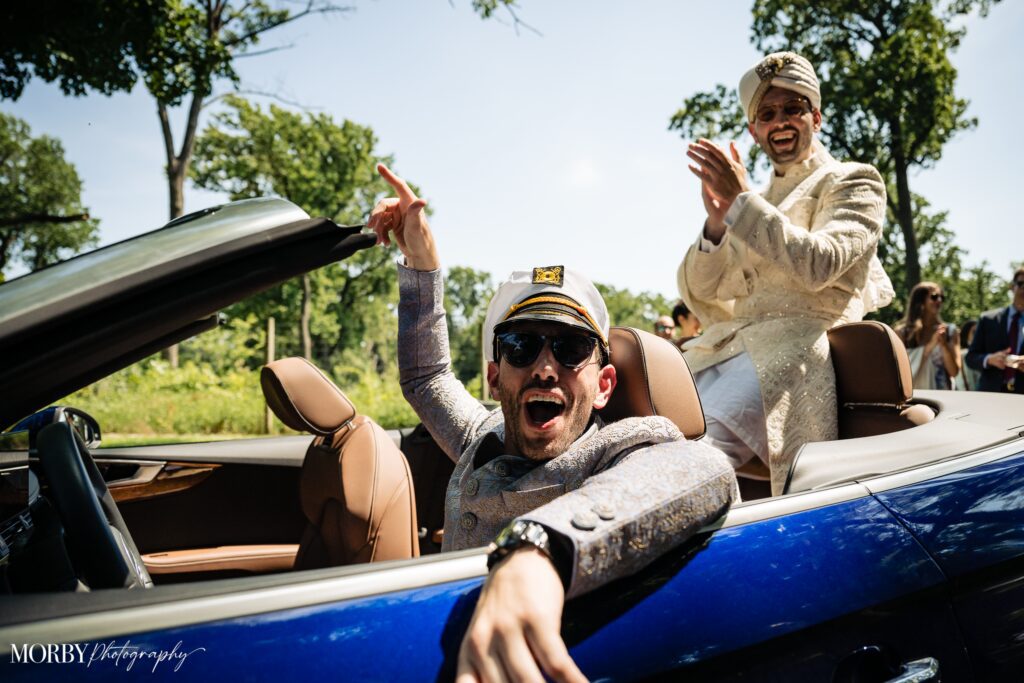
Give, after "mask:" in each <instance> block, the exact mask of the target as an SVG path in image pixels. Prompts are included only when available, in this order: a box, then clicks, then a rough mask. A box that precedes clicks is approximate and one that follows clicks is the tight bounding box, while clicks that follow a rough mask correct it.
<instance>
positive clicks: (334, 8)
mask: <svg viewBox="0 0 1024 683" xmlns="http://www.w3.org/2000/svg"><path fill="white" fill-rule="evenodd" d="M354 10H355V8H354V7H342V6H339V5H324V6H323V7H314V6H313V0H309V2H308V3H307V4H306V9H304V10H302V11H301V12H299V13H298V14H290V15H288V16H287V17H285V18H283V19H281V20H280V21H274V22H271V23H269V24H266V25H264V26H260V27H258V28H255V29H253V30H252V31H249V32H248V33H243V34H242V35H239V36H236V37H235V38H234V39H233V40H226V41H224V46H225V47H227V48H229V49H230V48H232V47H235V46H237V45H244V44H245V43H246V42H248V41H249V40H251V39H252V38H255V37H256V36H258V35H261V34H263V33H266V32H267V31H270V30H273V29H275V28H278V27H279V26H284V25H285V24H290V23H291V22H293V21H297V20H298V19H301V18H303V17H305V16H309V15H311V14H334V13H337V12H352V11H354Z"/></svg>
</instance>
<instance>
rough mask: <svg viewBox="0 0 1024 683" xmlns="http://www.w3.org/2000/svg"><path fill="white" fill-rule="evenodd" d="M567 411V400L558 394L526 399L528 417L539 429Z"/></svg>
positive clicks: (531, 423)
mask: <svg viewBox="0 0 1024 683" xmlns="http://www.w3.org/2000/svg"><path fill="white" fill-rule="evenodd" d="M564 412H565V401H563V400H562V399H561V398H559V397H558V396H551V395H542V396H531V397H529V398H528V399H526V417H527V419H528V421H529V422H530V425H531V426H533V427H537V428H539V429H542V428H544V427H545V426H547V425H549V424H550V423H551V421H552V420H554V419H555V418H557V417H560V416H561V415H562V413H564Z"/></svg>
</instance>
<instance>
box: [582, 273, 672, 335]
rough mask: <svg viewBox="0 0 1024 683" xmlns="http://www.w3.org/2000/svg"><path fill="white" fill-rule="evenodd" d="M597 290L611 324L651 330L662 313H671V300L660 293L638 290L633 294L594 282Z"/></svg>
mask: <svg viewBox="0 0 1024 683" xmlns="http://www.w3.org/2000/svg"><path fill="white" fill-rule="evenodd" d="M594 286H595V287H597V291H599V292H600V293H601V296H602V297H604V303H605V306H607V307H608V318H609V320H610V321H611V324H612V325H613V326H622V327H636V328H638V329H641V330H647V331H648V332H651V331H652V330H653V327H654V321H655V320H657V319H658V317H659V316H662V315H670V314H671V313H672V306H673V304H672V302H670V301H669V300H668V299H666V298H665V297H663V296H662V295H660V294H652V293H651V292H640V293H639V294H634V293H632V292H630V291H629V290H627V289H618V288H616V287H612V286H611V285H603V284H601V283H599V282H595V283H594Z"/></svg>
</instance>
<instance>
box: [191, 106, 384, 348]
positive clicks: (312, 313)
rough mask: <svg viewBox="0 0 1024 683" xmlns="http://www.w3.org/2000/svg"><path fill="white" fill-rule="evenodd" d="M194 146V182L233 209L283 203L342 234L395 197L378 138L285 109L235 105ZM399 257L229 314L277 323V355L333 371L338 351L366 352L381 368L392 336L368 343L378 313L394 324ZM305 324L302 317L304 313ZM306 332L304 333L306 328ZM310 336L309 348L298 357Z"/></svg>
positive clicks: (378, 252) (364, 261)
mask: <svg viewBox="0 0 1024 683" xmlns="http://www.w3.org/2000/svg"><path fill="white" fill-rule="evenodd" d="M225 104H226V105H227V106H226V108H225V109H224V111H222V112H221V113H219V114H217V115H216V116H215V117H214V118H213V121H212V122H211V124H210V125H209V126H208V127H207V128H206V129H205V130H204V131H203V133H202V135H201V136H200V137H199V139H198V140H197V144H196V157H195V165H194V167H193V169H192V178H193V181H194V182H195V184H196V185H197V186H199V187H202V188H206V189H209V190H217V191H221V192H226V193H227V194H228V195H229V196H230V197H231V199H245V198H249V197H257V196H265V195H280V196H282V197H285V198H287V199H289V200H290V201H292V202H294V203H295V204H297V205H298V206H300V207H301V208H302V209H304V210H305V211H306V212H307V213H309V214H310V215H312V216H324V217H327V218H330V219H332V220H334V221H336V222H338V223H341V224H354V223H359V222H361V221H362V220H363V219H364V218H365V216H367V215H368V214H369V211H370V209H371V208H372V207H373V205H374V203H375V202H376V201H377V199H379V198H380V197H382V196H384V195H386V194H388V193H389V192H390V188H389V187H388V186H387V185H386V183H384V181H383V180H381V179H380V177H379V176H378V175H377V173H376V170H375V169H376V165H377V163H378V162H381V161H383V162H386V163H389V162H390V161H391V159H390V158H389V157H382V156H378V155H377V154H376V152H375V150H374V146H375V145H376V138H375V137H374V135H373V131H372V130H371V129H370V128H367V127H365V126H360V125H358V124H356V123H353V122H351V121H343V122H341V123H336V122H335V121H334V120H333V119H332V118H331V117H330V116H327V115H325V114H317V115H311V114H306V115H304V114H300V113H296V112H293V111H288V110H286V109H283V108H281V107H277V106H271V107H270V108H269V110H263V109H261V108H259V107H258V106H256V105H253V104H251V103H250V102H248V101H246V100H244V99H242V98H239V97H231V98H228V99H227V100H226V102H225ZM393 256H394V250H390V251H387V250H383V249H371V250H368V251H364V252H361V253H359V254H356V255H355V256H353V257H352V258H349V259H347V260H345V261H344V262H342V263H340V264H335V265H333V266H329V267H327V268H322V269H320V270H318V271H316V272H314V273H311V274H309V275H308V276H307V277H308V278H309V285H310V287H309V289H310V292H309V297H308V299H306V300H304V287H303V283H302V279H301V278H300V279H297V280H293V281H290V282H287V283H284V284H282V285H280V286H279V287H276V288H274V289H272V290H269V291H267V292H264V293H262V294H260V295H258V296H257V297H254V298H252V299H250V300H248V301H246V302H243V303H241V304H237V305H236V306H235V307H234V308H233V309H231V313H232V315H233V316H239V317H245V316H247V315H250V314H251V315H255V316H256V317H257V318H259V319H262V320H265V319H266V318H267V317H268V316H271V315H272V316H274V317H275V318H276V319H277V321H278V328H279V331H280V332H279V338H278V347H279V349H280V351H281V354H282V355H283V354H290V355H298V354H300V353H302V354H303V355H311V356H313V357H315V358H317V359H318V361H320V362H321V363H323V364H325V365H327V364H329V363H330V362H332V358H333V356H334V354H335V352H336V351H339V350H342V349H346V348H349V349H357V348H359V349H363V351H365V353H366V355H367V357H368V358H371V359H372V360H373V362H374V364H375V365H376V366H379V367H381V368H383V367H384V366H385V365H386V364H387V363H388V362H389V361H390V359H391V358H392V357H393V355H390V354H391V349H390V348H386V347H387V344H386V343H384V341H383V340H385V339H386V338H387V337H388V334H387V333H383V334H381V335H379V336H374V335H373V334H371V333H370V332H371V328H372V327H373V326H374V325H377V324H380V323H381V322H382V321H381V320H380V316H381V307H383V310H384V311H386V312H387V313H386V314H385V317H387V315H392V317H393V309H394V299H395V294H396V289H395V276H394V272H393V268H392V267H391V266H390V261H391V260H392V258H393ZM304 310H305V311H306V312H307V313H306V315H305V316H303V311H304ZM303 318H305V320H306V321H307V322H308V329H307V330H303V325H302V320H303ZM304 332H308V335H309V338H310V343H311V346H312V348H311V349H308V351H309V353H308V354H307V353H306V351H307V349H303V348H302V338H303V336H304Z"/></svg>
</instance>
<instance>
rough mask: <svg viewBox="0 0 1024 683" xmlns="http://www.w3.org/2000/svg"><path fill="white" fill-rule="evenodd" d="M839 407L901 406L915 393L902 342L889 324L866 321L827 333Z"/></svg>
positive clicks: (834, 328) (905, 350) (833, 329)
mask: <svg viewBox="0 0 1024 683" xmlns="http://www.w3.org/2000/svg"><path fill="white" fill-rule="evenodd" d="M828 343H829V346H830V347H831V353H832V366H833V367H834V368H835V371H836V394H837V396H838V397H839V404H840V405H844V404H847V403H884V404H891V405H902V404H904V403H906V402H907V401H909V400H910V398H911V396H913V394H914V377H913V373H911V371H910V359H909V358H908V357H907V349H906V347H905V346H904V345H903V342H902V341H901V340H900V338H899V337H898V336H897V335H896V333H895V332H893V331H892V328H890V327H889V326H888V325H886V324H884V323H880V322H877V321H874V320H864V321H861V322H856V323H847V324H846V325H840V326H838V327H833V328H832V329H831V330H829V331H828Z"/></svg>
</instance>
